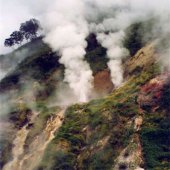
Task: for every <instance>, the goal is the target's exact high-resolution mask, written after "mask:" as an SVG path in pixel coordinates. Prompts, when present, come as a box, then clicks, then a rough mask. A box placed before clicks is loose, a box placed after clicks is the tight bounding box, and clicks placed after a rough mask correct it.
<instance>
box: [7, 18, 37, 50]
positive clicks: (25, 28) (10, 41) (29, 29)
mask: <svg viewBox="0 0 170 170" xmlns="http://www.w3.org/2000/svg"><path fill="white" fill-rule="evenodd" d="M39 28H40V26H39V21H38V20H36V19H34V18H33V19H30V20H29V21H26V22H25V23H22V24H21V26H20V29H19V31H14V32H13V33H12V34H11V35H10V38H7V39H5V42H4V45H5V46H6V47H11V46H13V45H15V44H21V43H22V42H23V40H24V38H25V39H26V40H31V41H32V40H34V39H36V38H37V32H38V30H39Z"/></svg>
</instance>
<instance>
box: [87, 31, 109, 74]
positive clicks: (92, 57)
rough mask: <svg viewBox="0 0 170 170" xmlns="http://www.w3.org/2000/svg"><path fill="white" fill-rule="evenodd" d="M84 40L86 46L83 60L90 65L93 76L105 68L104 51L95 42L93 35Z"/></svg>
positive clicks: (106, 60)
mask: <svg viewBox="0 0 170 170" xmlns="http://www.w3.org/2000/svg"><path fill="white" fill-rule="evenodd" d="M86 40H87V43H88V46H87V48H86V56H85V60H86V61H87V62H88V63H89V64H90V67H91V69H92V71H93V74H96V73H97V72H98V71H101V70H104V69H105V68H107V62H108V59H107V58H106V49H105V48H103V47H102V46H101V45H100V44H99V43H98V42H97V40H96V35H95V34H90V35H89V36H88V37H87V39H86Z"/></svg>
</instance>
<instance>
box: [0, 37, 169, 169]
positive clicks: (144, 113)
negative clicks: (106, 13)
mask: <svg viewBox="0 0 170 170" xmlns="http://www.w3.org/2000/svg"><path fill="white" fill-rule="evenodd" d="M88 38H89V39H88V44H90V43H91V45H89V46H87V49H86V50H87V55H86V60H87V61H88V62H89V63H90V67H91V69H92V70H93V75H94V86H95V90H96V92H97V94H99V95H98V96H100V95H101V96H103V95H104V96H105V95H106V94H107V93H110V94H109V95H108V96H105V97H104V98H100V99H96V100H92V101H90V102H89V103H82V104H75V105H72V106H70V107H69V108H67V109H66V111H65V114H64V118H63V117H58V113H60V112H59V111H60V110H61V109H62V108H59V107H58V106H56V105H57V104H56V105H55V106H54V104H53V106H49V101H50V100H51V97H52V96H53V94H54V92H55V90H56V89H57V87H58V85H60V83H61V82H62V81H63V74H64V73H63V70H64V67H63V66H62V65H60V64H59V62H58V59H59V56H57V54H55V53H52V52H51V49H49V47H47V48H43V49H37V53H36V54H34V55H31V56H28V57H26V58H25V59H24V60H23V61H22V62H21V63H20V64H19V65H18V66H17V67H16V69H15V70H14V71H13V72H11V73H10V74H9V75H7V76H6V77H5V78H4V79H3V80H2V81H1V83H0V91H1V94H5V93H8V91H9V90H10V94H11V98H12V99H11V100H12V101H11V102H12V103H13V104H12V106H11V108H10V109H11V110H10V111H9V113H8V115H9V118H10V119H9V120H10V122H11V124H12V128H13V129H15V132H13V134H11V136H10V139H6V140H4V141H2V142H1V143H2V144H3V145H1V146H3V147H2V148H1V155H2V159H1V162H0V164H1V166H3V165H4V164H6V162H8V161H9V160H10V162H8V163H7V164H6V165H5V167H4V168H6V167H7V169H9V168H8V166H10V165H12V166H13V165H14V166H17V167H20V168H21V167H22V168H21V169H28V170H30V169H37V170H54V169H55V170H62V169H63V170H71V169H76V170H77V169H80V170H83V169H84V170H88V169H89V170H95V169H97V170H98V169H101V170H109V169H115V170H117V169H120V170H124V169H129V170H131V169H136V170H140V169H142V168H144V169H147V170H148V169H149V170H159V169H160V170H162V169H163V170H168V168H169V166H170V165H169V163H168V161H169V142H168V141H169V140H168V138H169V136H170V131H169V128H170V126H169V125H170V124H169V111H170V108H169V99H170V93H169V89H170V87H169V81H170V80H169V73H168V72H161V71H160V70H161V69H160V63H159V59H160V56H159V54H158V53H157V52H156V50H155V45H156V42H153V43H151V44H148V45H146V46H145V47H143V48H142V49H140V50H139V51H138V52H137V53H136V54H135V55H134V56H133V57H131V58H130V57H129V58H127V59H126V60H125V61H124V63H123V68H124V77H125V82H124V83H123V84H122V86H121V87H119V88H118V89H115V90H113V88H114V87H113V84H112V83H111V81H110V72H109V71H108V68H107V64H106V63H107V58H106V57H105V55H106V50H105V49H104V48H102V47H101V46H100V44H98V43H97V42H96V40H95V37H94V35H90V36H89V37H88ZM30 78H31V79H30ZM103 80H104V82H103ZM23 87H24V88H23ZM42 87H43V88H42ZM112 90H113V91H112ZM16 91H17V94H16ZM56 91H57V90H56ZM32 92H33V94H32ZM13 93H14V94H16V95H14V96H13V95H12V94H13ZM25 94H26V96H25ZM28 94H29V95H28ZM52 99H53V98H52ZM35 115H36V117H35ZM32 116H33V117H35V118H34V120H33V121H32ZM55 120H57V121H59V124H60V123H62V122H63V124H62V125H61V124H60V125H61V127H60V128H59V129H58V128H57V127H58V126H55V125H56V124H55V122H56V121H55ZM52 122H54V124H53V123H52ZM53 125H54V126H53ZM24 128H25V130H26V132H27V133H24V134H25V136H24V139H23V140H24V141H22V146H20V147H21V148H22V150H21V151H22V153H20V152H19V154H18V155H17V156H16V157H15V156H14V154H13V149H15V148H14V147H15V146H14V145H13V144H14V143H12V141H15V140H14V139H16V137H17V132H20V131H22V130H23V129H24ZM56 128H57V129H56ZM55 131H56V132H55ZM24 132H25V131H24ZM46 132H47V133H46ZM48 139H49V140H48ZM37 145H39V146H40V147H35V146H37ZM17 146H18V145H16V147H17ZM41 146H42V148H41ZM46 146H47V148H46ZM37 153H40V155H39V156H37ZM32 156H33V157H34V159H32V158H31V157H32ZM21 157H22V158H23V159H20V158H21ZM41 159H42V160H41ZM30 160H31V161H32V162H35V164H30V163H29V161H30ZM13 161H15V162H13ZM16 162H17V165H16V164H15V163H16ZM39 162H40V164H39ZM13 163H14V164H13ZM38 164H39V165H38ZM37 165H38V167H37Z"/></svg>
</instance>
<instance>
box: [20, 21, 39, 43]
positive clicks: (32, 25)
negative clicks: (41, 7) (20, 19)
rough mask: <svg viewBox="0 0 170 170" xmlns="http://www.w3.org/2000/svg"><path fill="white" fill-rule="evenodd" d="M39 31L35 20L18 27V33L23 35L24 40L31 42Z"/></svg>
mask: <svg viewBox="0 0 170 170" xmlns="http://www.w3.org/2000/svg"><path fill="white" fill-rule="evenodd" d="M38 29H39V22H38V20H36V19H30V20H29V21H26V22H25V23H22V24H21V26H20V31H21V32H22V33H23V35H24V37H25V39H27V40H29V39H30V40H33V39H35V38H36V37H37V32H38Z"/></svg>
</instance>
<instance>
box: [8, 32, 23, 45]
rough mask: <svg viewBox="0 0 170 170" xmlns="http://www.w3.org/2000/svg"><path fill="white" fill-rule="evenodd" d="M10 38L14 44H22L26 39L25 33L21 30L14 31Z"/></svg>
mask: <svg viewBox="0 0 170 170" xmlns="http://www.w3.org/2000/svg"><path fill="white" fill-rule="evenodd" d="M10 38H11V39H12V40H13V42H14V44H21V42H22V41H23V39H24V36H23V33H22V32H21V31H14V32H13V33H12V34H11V35H10Z"/></svg>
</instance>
